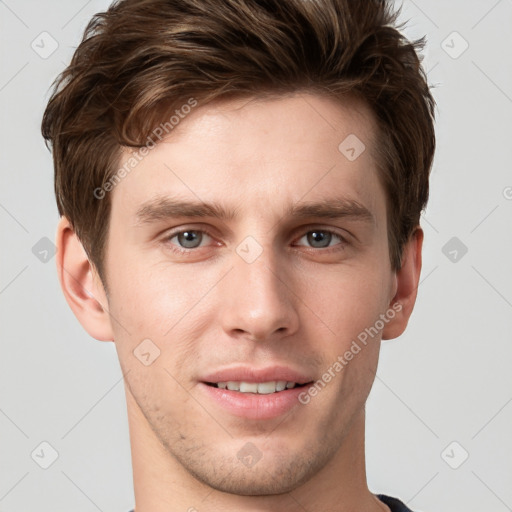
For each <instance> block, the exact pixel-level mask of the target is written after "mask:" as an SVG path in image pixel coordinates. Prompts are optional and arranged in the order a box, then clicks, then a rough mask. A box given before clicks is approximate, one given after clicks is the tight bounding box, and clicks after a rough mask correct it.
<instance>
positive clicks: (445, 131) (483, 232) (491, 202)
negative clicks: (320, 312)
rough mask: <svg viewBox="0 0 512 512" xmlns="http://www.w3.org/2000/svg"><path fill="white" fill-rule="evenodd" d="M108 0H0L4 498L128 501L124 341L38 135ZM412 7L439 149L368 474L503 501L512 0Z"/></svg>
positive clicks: (380, 392)
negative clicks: (61, 237) (81, 307)
mask: <svg viewBox="0 0 512 512" xmlns="http://www.w3.org/2000/svg"><path fill="white" fill-rule="evenodd" d="M108 5H109V2H108V1H100V0H90V1H86V0H68V1H66V2H57V0H51V1H50V0H46V1H35V0H34V1H30V0H17V1H16V0H5V1H2V0H0V37H1V47H0V51H1V54H0V112H1V120H2V122H1V125H0V130H1V133H0V141H1V142H0V144H1V151H0V159H1V187H0V225H1V233H2V245H1V248H2V251H1V265H0V307H1V309H0V311H1V319H0V321H1V324H0V325H1V347H2V351H1V371H0V389H1V400H0V433H1V434H0V449H1V454H0V460H1V462H0V468H1V470H0V471H1V473H0V511H2V512H21V511H23V512H26V511H30V510H38V511H40V512H50V511H51V512H56V511H69V510H73V511H75V512H93V511H97V510H100V511H110V512H127V511H128V510H129V509H130V508H131V507H132V506H133V486H132V473H131V460H130V446H129V438H128V425H127V418H126V406H125V397H124V391H123V385H122V378H121V372H120V368H119V364H118V361H117V355H116V352H115V348H114V345H113V343H108V342H98V341H95V340H93V339H91V338H90V337H89V336H88V335H87V334H86V333H85V331H83V330H82V328H81V326H80V325H79V323H78V321H77V320H76V319H75V317H74V316H73V314H72V313H71V310H70V309H69V308H68V306H67V304H66V302H65V300H64V298H63V296H62V294H61V291H60V288H59V284H58V281H57V275H56V270H55V258H54V257H52V256H53V255H52V252H51V244H50V242H49V241H53V239H54V235H55V228H56V224H57V221H58V215H57V209H56V205H55V200H54V197H53V167H52V160H51V156H50V153H49V152H48V151H47V150H46V148H45V146H44V144H43V140H42V137H41V135H40V122H41V116H42V113H43V110H44V107H45V104H46V101H47V100H48V97H49V87H50V84H51V82H52V81H53V79H54V78H55V77H56V76H57V74H58V73H59V72H60V71H62V69H63V68H64V67H65V65H66V64H67V63H68V62H69V60H70V57H71V55H72V52H73V49H74V48H75V47H76V46H77V44H78V42H79V40H80V39H81V36H82V33H83V30H84V28H85V25H86V23H87V21H88V20H89V19H90V17H91V16H92V15H93V14H94V13H96V12H98V11H101V10H104V9H105V8H106V7H107V6H108ZM407 19H409V22H408V24H407V27H406V28H405V29H404V32H405V34H406V35H407V36H408V37H409V38H417V37H420V36H422V35H426V36H427V40H428V44H427V47H426V49H425V51H424V52H423V54H424V55H425V59H424V68H425V69H426V70H427V71H428V77H429V82H430V84H432V85H435V88H434V90H433V94H434V96H435V99H436V101H437V103H438V107H437V125H436V126H437V141H438V149H437V154H436V158H435V163H434V167H433V171H432V178H431V199H430V202H429V206H428V208H427V210H426V212H425V215H424V216H423V218H422V226H423V228H424V230H425V244H424V254H423V258H424V260H423V271H422V277H421V285H420V288H419V292H418V300H417V304H416V308H415V311H414V313H413V315H412V317H411V320H410V323H409V327H408V330H407V331H406V333H405V334H404V335H403V336H401V337H400V338H398V339H396V340H391V341H387V342H384V343H383V348H382V352H381V360H380V364H379V370H378V373H377V378H376V381H375V384H374V387H373V390H372V393H371V395H370V399H369V401H368V406H367V416H368V421H367V423H368V426H367V467H368V480H369V485H370V489H371V490H372V491H373V492H376V493H377V492H384V493H387V494H390V495H394V496H398V497H400V498H401V499H402V500H403V501H404V502H406V503H408V505H409V506H410V507H411V508H412V509H414V510H415V511H418V512H420V511H437V512H463V511H464V512H477V511H478V512H480V511H482V510H485V511H486V512H493V511H495V512H505V511H507V510H509V511H510V510H512V436H511V432H512V429H511V426H512V403H511V402H512V372H511V362H512V344H511V340H512V271H511V265H512V222H511V220H512V172H511V162H512V149H511V148H512V144H511V138H512V0H499V1H496V0H471V1H468V0H455V1H450V2H440V1H434V0H415V1H412V0H404V2H403V13H402V16H401V20H407ZM41 443H45V444H41ZM54 459H55V460H54ZM50 463H51V465H50V466H49V467H47V469H44V468H43V467H42V466H45V465H48V464H50Z"/></svg>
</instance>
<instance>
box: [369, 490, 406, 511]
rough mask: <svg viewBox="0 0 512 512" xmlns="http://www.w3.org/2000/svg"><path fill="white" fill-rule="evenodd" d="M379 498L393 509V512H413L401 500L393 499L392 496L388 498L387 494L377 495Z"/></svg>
mask: <svg viewBox="0 0 512 512" xmlns="http://www.w3.org/2000/svg"><path fill="white" fill-rule="evenodd" d="M377 498H379V500H380V501H382V502H383V503H385V504H386V505H387V506H388V507H389V508H390V509H391V512H413V511H412V510H411V509H410V508H408V507H407V506H406V505H405V504H404V503H402V502H401V501H400V500H399V499H397V498H393V497H392V496H386V495H385V494H377Z"/></svg>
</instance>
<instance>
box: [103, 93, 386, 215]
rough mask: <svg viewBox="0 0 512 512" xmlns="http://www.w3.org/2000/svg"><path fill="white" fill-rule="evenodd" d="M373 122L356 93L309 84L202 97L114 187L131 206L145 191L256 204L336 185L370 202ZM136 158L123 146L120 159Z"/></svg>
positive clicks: (278, 204)
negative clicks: (323, 90)
mask: <svg viewBox="0 0 512 512" xmlns="http://www.w3.org/2000/svg"><path fill="white" fill-rule="evenodd" d="M375 138H376V126H375V123H374V119H373V116H372V113H371V111H370V110H369V108H367V107H366V105H365V104H364V103H362V102H360V101H358V100H356V99H347V100H346V102H343V103H341V102H339V101H335V100H333V99H330V98H327V97H324V96H318V95H313V94H294V95H289V96H283V97H279V98H273V99H261V98H260V99H257V98H242V99H237V100H230V101H218V102H214V103H210V104H207V105H203V106H201V105H199V106H198V107H196V108H195V109H194V110H193V111H192V112H191V113H189V114H188V115H186V116H183V117H182V118H181V119H180V122H179V124H178V125H176V126H174V128H173V130H172V132H170V133H169V135H167V136H166V137H165V138H164V139H163V140H162V141H161V142H159V143H158V144H156V146H154V148H152V149H150V150H149V151H148V152H147V154H146V156H144V157H143V158H142V159H141V160H140V162H138V163H137V165H136V166H135V167H134V169H133V171H132V172H130V174H129V176H128V177H127V178H126V179H123V180H122V181H121V182H120V183H119V185H118V186H116V188H115V189H114V190H113V195H114V197H113V198H112V199H113V201H114V203H115V204H117V206H116V208H121V209H122V210H123V211H124V213H125V214H129V213H131V215H135V214H136V212H138V211H140V208H141V206H143V205H144V203H146V202H147V201H148V200H149V201H150V200H152V199H153V200H155V199H158V198H162V197H163V196H166V195H169V196H173V197H176V196H180V197H182V198H189V199H193V200H195V201H216V202H219V201H223V203H224V204H225V205H226V207H227V208H231V207H232V208H237V209H238V210H241V211H244V209H249V208H250V209H252V210H254V208H258V209H259V210H260V211H267V210H268V209H273V208H274V209H278V208H281V209H282V211H284V210H286V211H292V210H293V209H292V208H291V206H292V205H293V204H295V203H297V202H300V201H301V200H302V201H305V200H310V201H312V200H318V199H324V198H325V197H326V195H329V194H330V195H333V194H341V195H343V197H346V198H348V199H351V200H354V201H359V202H363V203H366V206H367V207H368V209H370V210H372V208H373V209H374V210H375V208H376V207H378V205H376V204H375V202H376V200H377V196H378V195H379V193H380V194H382V190H379V188H380V185H379V183H378V181H379V180H378V174H377V169H376V165H375V160H374V147H375ZM130 158H133V155H132V154H131V153H130V152H129V151H127V150H125V151H124V152H123V154H122V158H121V162H120V165H121V166H122V165H124V164H126V162H127V161H128V160H129V159H130Z"/></svg>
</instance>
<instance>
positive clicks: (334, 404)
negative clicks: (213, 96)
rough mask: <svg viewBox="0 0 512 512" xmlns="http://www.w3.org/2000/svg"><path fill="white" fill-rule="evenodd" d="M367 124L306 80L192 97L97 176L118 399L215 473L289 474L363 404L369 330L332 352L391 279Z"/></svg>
mask: <svg viewBox="0 0 512 512" xmlns="http://www.w3.org/2000/svg"><path fill="white" fill-rule="evenodd" d="M351 134H352V139H348V140H349V141H350V140H352V142H353V140H355V139H353V135H354V134H355V135H356V136H357V138H358V139H359V140H360V141H362V143H364V145H365V148H366V149H365V150H364V151H363V152H362V153H360V154H359V156H358V153H359V152H360V148H361V147H362V146H356V147H355V155H354V154H353V152H350V150H349V151H348V153H347V151H346V147H345V146H343V144H342V150H343V148H345V152H342V151H340V149H339V146H340V144H341V143H342V142H343V141H344V140H345V139H346V138H347V137H348V136H349V135H351ZM374 135H375V133H374V124H373V120H372V118H371V114H370V112H369V111H367V110H366V108H365V107H364V105H361V104H356V103H350V102H348V101H347V103H346V104H343V105H342V104H339V103H335V102H334V101H333V100H331V99H327V98H323V97H320V96H316V95H300V96H299V95H295V96H289V97H281V98H279V99H274V100H264V101H263V100H259V101H256V100H251V101H249V100H248V99H245V100H236V101H229V102H223V103H217V104H215V105H209V106H208V105H207V106H199V107H197V109H195V110H194V111H193V112H192V113H191V114H189V116H188V117H186V118H185V119H184V120H182V121H181V124H180V125H179V126H178V127H176V128H175V129H174V131H173V132H172V133H171V135H170V136H169V137H168V138H167V139H166V140H164V141H163V142H161V143H159V144H158V145H157V146H156V147H155V148H154V149H152V150H151V151H149V153H148V155H147V156H146V157H145V158H144V159H143V160H142V161H141V162H140V163H139V164H138V165H137V166H136V168H134V169H133V171H131V173H130V174H129V175H128V176H127V177H126V178H125V179H123V180H122V181H121V182H120V183H119V184H118V185H117V186H116V187H115V189H114V190H113V191H112V192H111V193H112V213H111V221H110V227H109V238H108V245H107V247H108V249H107V256H106V274H107V282H108V287H109V310H110V314H111V317H112V319H113V320H112V328H113V330H114V338H115V344H116V349H117V351H118V355H119V359H120V363H121V366H122V369H123V373H125V372H127V374H126V383H127V393H129V394H130V396H131V397H132V399H133V401H132V405H131V406H132V407H137V408H138V409H139V411H140V413H141V417H144V418H145V421H147V432H148V433H150V434H151V435H154V436H156V438H157V439H158V440H159V441H160V442H161V444H162V445H163V446H164V447H165V450H166V451H167V453H168V455H169V459H170V460H172V461H174V462H175V463H176V462H177V463H179V464H180V465H181V466H182V467H183V468H184V469H185V470H186V471H187V472H188V473H189V474H190V475H193V476H194V477H195V478H196V479H198V480H199V481H201V482H203V483H206V484H208V485H209V486H211V487H213V488H216V489H219V490H223V491H226V492H231V493H236V494H277V493H281V492H286V491H289V490H292V489H294V488H296V487H297V486H298V485H299V484H300V483H302V482H305V481H307V480H308V479H309V478H311V477H312V475H314V474H317V473H318V472H319V471H321V469H322V468H324V467H326V466H327V465H328V464H329V463H330V462H332V460H334V459H335V458H336V456H337V454H339V453H340V450H341V449H342V447H343V443H344V440H345V439H346V437H347V435H348V432H349V430H350V428H351V427H352V425H353V424H354V421H355V419H356V418H359V417H360V416H361V415H362V411H363V410H364V403H365V401H366V398H367V396H368V393H369V391H370V388H371V385H372V382H373V378H374V372H375V370H376V366H377V361H378V351H379V344H380V334H378V335H375V336H374V337H373V338H368V341H367V343H366V344H365V345H363V344H362V343H360V342H359V343H358V345H359V346H360V349H361V350H360V351H358V352H357V353H356V354H355V355H354V354H353V358H351V360H349V361H347V357H344V354H345V353H346V352H347V351H350V348H351V347H354V345H353V342H354V340H356V341H357V339H358V335H360V334H361V333H362V332H364V331H365V329H368V328H370V327H374V328H375V326H376V327H377V328H378V329H379V328H381V327H382V321H381V322H380V323H379V322H378V320H379V318H382V317H381V316H380V315H382V314H384V313H386V311H387V310H388V309H389V308H390V301H391V300H392V298H393V296H394V292H395V289H394V288H395V286H394V279H393V276H394V273H393V272H392V271H391V267H390V262H389V250H388V249H389V248H388V242H387V225H386V199H385V194H384V190H383V188H382V185H381V184H380V182H379V179H378V174H377V169H376V164H375V161H374V160H373V158H372V154H371V151H372V147H373V138H374ZM353 145H354V144H353V143H352V146H353ZM347 154H348V155H349V156H350V157H351V158H347ZM354 156H356V157H357V158H355V159H354ZM129 157H130V154H129V153H127V152H126V153H125V154H124V156H123V162H121V165H122V164H123V163H124V162H125V161H127V160H128V158H129ZM114 319H115V320H114ZM380 330H381V329H379V331H380ZM359 339H361V338H359ZM143 340H146V341H143ZM141 343H143V344H142V345H141ZM134 352H135V354H138V357H137V356H136V355H134ZM353 352H354V350H353ZM142 354H144V355H142ZM340 356H341V357H340ZM141 360H142V361H145V363H146V364H144V363H143V362H141ZM341 360H343V364H342V366H343V367H342V369H341V370H339V366H338V365H336V364H335V363H336V361H338V363H339V364H341V362H340V361H341ZM149 363H151V364H149ZM329 369H330V377H331V378H330V379H329V378H328V377H325V375H326V372H329ZM318 381H321V382H322V383H323V384H318ZM219 383H220V384H219ZM292 383H295V387H292ZM315 383H317V385H316V393H315V392H314V391H313V392H311V393H310V392H309V391H308V390H310V389H311V388H312V387H315V386H313V385H314V384H315ZM299 385H301V386H299ZM283 387H285V389H284V390H281V389H282V388H283ZM237 388H238V390H237ZM276 389H279V391H276ZM135 404H136V405H135ZM148 435H149V434H148Z"/></svg>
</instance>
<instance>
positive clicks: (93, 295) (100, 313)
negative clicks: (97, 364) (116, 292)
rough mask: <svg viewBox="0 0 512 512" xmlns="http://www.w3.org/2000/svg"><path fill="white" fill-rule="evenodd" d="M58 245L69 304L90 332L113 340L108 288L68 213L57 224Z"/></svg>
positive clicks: (60, 277)
mask: <svg viewBox="0 0 512 512" xmlns="http://www.w3.org/2000/svg"><path fill="white" fill-rule="evenodd" d="M56 245H57V254H56V263H57V274H58V276H59V281H60V286H61V288H62V291H63V292H64V296H65V297H66V301H67V303H68V304H69V307H70V308H71V309H72V311H73V313H74V314H75V316H76V317H77V319H78V321H79V322H80V323H81V324H82V327H83V328H84V329H85V330H86V331H87V332H88V333H89V335H91V336H92V337H93V338H96V339H97V340H100V341H113V340H114V336H113V330H112V325H111V323H110V315H109V312H108V308H107V304H108V301H107V296H106V293H105V290H104V288H103V285H102V283H101V280H100V278H99V276H98V273H97V271H96V269H95V267H94V266H93V265H92V264H91V263H90V262H89V258H88V257H87V254H86V252H85V250H84V248H83V246H82V243H81V242H80V240H79V239H78V237H77V236H76V234H75V232H74V231H73V228H72V226H71V224H70V222H69V221H68V219H67V218H66V217H61V219H60V222H59V225H58V227H57V235H56Z"/></svg>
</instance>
